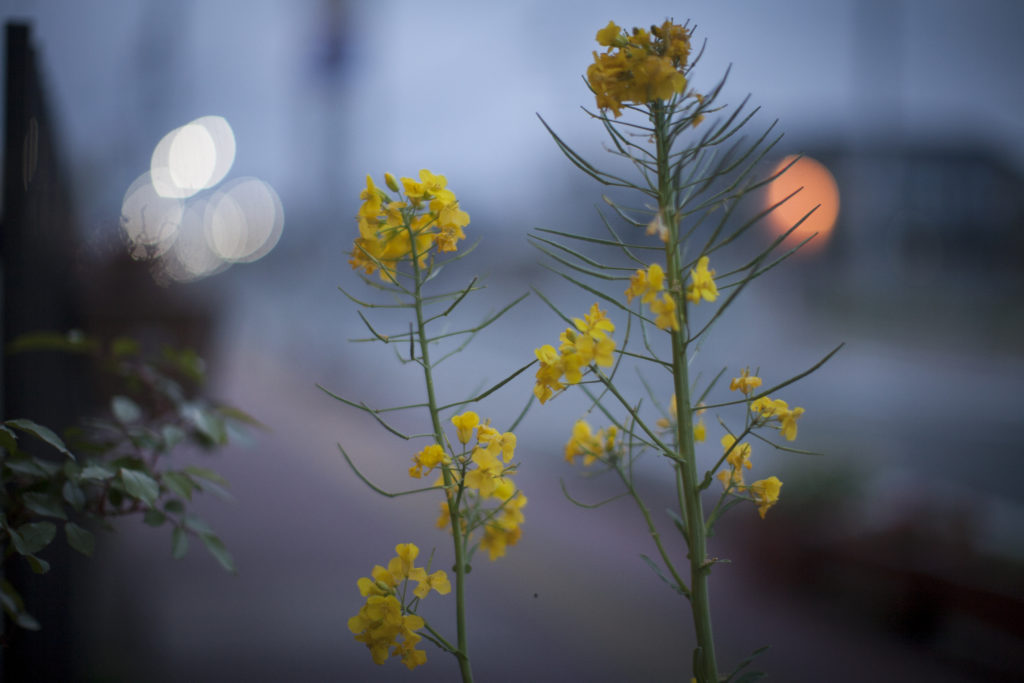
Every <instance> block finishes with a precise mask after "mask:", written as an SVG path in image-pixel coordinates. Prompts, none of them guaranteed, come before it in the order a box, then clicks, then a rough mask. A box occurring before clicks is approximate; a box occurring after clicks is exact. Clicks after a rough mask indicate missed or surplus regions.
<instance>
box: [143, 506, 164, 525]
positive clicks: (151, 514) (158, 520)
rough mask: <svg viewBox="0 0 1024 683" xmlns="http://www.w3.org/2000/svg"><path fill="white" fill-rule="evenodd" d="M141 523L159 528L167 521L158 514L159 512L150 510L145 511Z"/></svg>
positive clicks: (161, 514)
mask: <svg viewBox="0 0 1024 683" xmlns="http://www.w3.org/2000/svg"><path fill="white" fill-rule="evenodd" d="M142 521H143V522H145V523H146V524H148V525H149V526H160V525H161V524H163V523H164V522H166V521H167V515H165V514H164V513H162V512H160V511H159V510H156V509H154V508H150V509H148V510H146V514H144V515H143V516H142Z"/></svg>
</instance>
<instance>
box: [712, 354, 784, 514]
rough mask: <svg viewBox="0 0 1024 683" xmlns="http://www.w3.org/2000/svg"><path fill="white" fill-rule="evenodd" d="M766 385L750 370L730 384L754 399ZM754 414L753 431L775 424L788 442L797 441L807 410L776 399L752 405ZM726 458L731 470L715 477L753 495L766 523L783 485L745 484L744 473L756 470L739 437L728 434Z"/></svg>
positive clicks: (774, 480) (773, 480) (731, 488)
mask: <svg viewBox="0 0 1024 683" xmlns="http://www.w3.org/2000/svg"><path fill="white" fill-rule="evenodd" d="M761 384H762V382H761V378H760V377H757V376H756V375H751V374H750V368H743V369H742V370H741V371H740V376H739V377H733V378H732V380H731V381H730V382H729V390H730V391H739V392H741V393H742V394H743V395H744V396H748V397H749V396H750V395H751V394H752V393H754V390H755V389H757V388H758V387H760V386H761ZM749 405H750V410H751V412H753V413H755V418H754V421H753V423H752V425H751V426H750V427H748V431H749V429H750V428H751V427H759V426H764V425H766V424H767V423H768V422H769V421H771V420H777V421H778V422H779V427H778V428H779V431H780V432H781V433H782V436H783V437H784V438H785V439H786V440H787V441H792V440H793V439H795V438H796V431H797V428H796V421H797V419H798V418H799V417H800V416H801V415H803V413H804V409H803V408H800V407H795V408H790V407H789V404H788V403H786V402H785V401H783V400H782V399H772V398H769V397H768V396H762V397H760V398H758V399H755V400H753V401H749ZM722 448H723V449H724V454H723V457H724V458H725V461H726V462H727V463H728V465H729V469H727V470H725V469H723V470H720V471H719V472H718V473H717V474H716V475H715V476H716V477H717V478H718V480H719V481H720V482H722V488H724V489H725V490H726V492H729V491H736V492H744V491H749V493H750V496H751V500H753V501H754V503H756V504H757V511H758V513H759V514H760V515H761V519H764V516H765V513H767V512H768V509H769V508H771V507H772V506H773V505H775V503H777V502H778V501H779V491H780V490H781V489H782V481H781V480H780V479H779V478H778V477H774V476H773V477H768V478H767V479H759V480H757V481H755V482H754V483H753V484H750V485H749V486H747V485H746V483H745V482H744V480H743V470H744V469H750V468H751V467H752V465H751V462H750V453H751V449H750V444H748V443H737V441H736V437H734V436H733V435H732V434H726V435H725V436H723V437H722Z"/></svg>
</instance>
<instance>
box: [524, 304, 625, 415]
mask: <svg viewBox="0 0 1024 683" xmlns="http://www.w3.org/2000/svg"><path fill="white" fill-rule="evenodd" d="M572 322H573V325H574V326H575V328H576V329H573V328H571V327H567V328H566V329H565V332H563V333H562V334H561V335H560V336H559V338H558V340H559V342H560V345H559V347H558V350H557V351H556V350H555V348H554V347H553V346H551V345H550V344H545V345H544V346H541V347H540V348H538V349H535V350H534V352H533V353H534V355H535V356H537V360H538V361H540V369H539V370H537V375H536V379H537V382H536V385H535V386H534V388H533V393H534V395H535V396H536V397H537V399H538V400H539V401H540V402H541V403H544V402H546V401H547V400H548V399H549V398H551V397H552V396H553V395H554V394H555V393H556V392H558V391H561V390H562V389H564V388H565V386H566V385H567V384H579V382H580V381H581V380H582V379H583V370H584V369H586V368H587V367H588V366H589V365H590V364H591V363H595V364H597V365H601V366H604V367H608V366H610V365H612V364H613V363H614V362H615V359H614V357H613V355H612V354H613V352H614V351H615V340H614V339H612V338H611V336H610V334H611V333H612V332H614V331H615V325H614V324H613V323H612V321H611V320H609V319H608V315H607V313H606V312H605V311H602V310H600V309H599V308H598V306H597V304H596V303H595V304H594V305H593V306H591V307H590V311H589V312H588V313H587V314H586V315H585V316H584V317H583V319H582V320H581V319H579V318H573V319H572ZM563 380H564V383H563Z"/></svg>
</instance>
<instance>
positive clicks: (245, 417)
mask: <svg viewBox="0 0 1024 683" xmlns="http://www.w3.org/2000/svg"><path fill="white" fill-rule="evenodd" d="M217 410H219V411H220V414H221V415H223V416H224V417H226V418H228V419H231V420H235V421H236V422H241V423H243V424H247V425H249V426H250V427H256V428H258V429H265V430H268V431H269V429H270V428H269V427H267V425H265V424H263V423H262V422H260V421H259V420H257V419H256V418H255V417H253V416H252V415H250V414H249V413H247V412H245V411H244V410H240V409H238V408H235V407H233V406H217Z"/></svg>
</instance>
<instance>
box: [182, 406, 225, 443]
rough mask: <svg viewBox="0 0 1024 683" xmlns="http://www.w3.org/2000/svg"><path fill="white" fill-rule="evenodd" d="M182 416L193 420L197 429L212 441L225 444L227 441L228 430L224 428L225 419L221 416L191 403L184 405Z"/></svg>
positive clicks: (190, 420)
mask: <svg viewBox="0 0 1024 683" xmlns="http://www.w3.org/2000/svg"><path fill="white" fill-rule="evenodd" d="M181 416H182V417H183V418H185V419H186V420H188V421H189V422H191V423H192V424H193V425H194V426H195V428H196V431H198V432H199V433H200V434H202V435H203V436H204V437H206V438H207V439H208V440H209V441H210V442H211V443H214V444H217V445H223V444H225V443H227V438H228V435H227V430H226V429H225V428H224V420H222V419H220V417H219V416H217V415H215V414H213V413H211V412H210V411H208V410H204V409H203V408H202V407H200V406H198V405H196V404H194V403H190V404H188V405H185V406H182V409H181Z"/></svg>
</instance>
